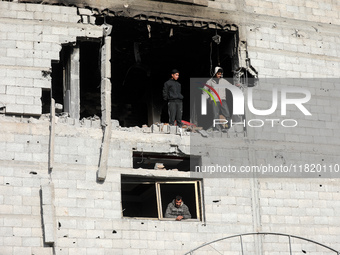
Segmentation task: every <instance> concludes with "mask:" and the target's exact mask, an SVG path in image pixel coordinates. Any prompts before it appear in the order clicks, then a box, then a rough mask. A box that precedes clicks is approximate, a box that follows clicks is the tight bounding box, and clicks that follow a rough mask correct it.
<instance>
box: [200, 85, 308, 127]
mask: <svg viewBox="0 0 340 255" xmlns="http://www.w3.org/2000/svg"><path fill="white" fill-rule="evenodd" d="M204 86H205V87H206V88H208V89H209V90H210V91H209V90H207V89H204V88H199V89H201V90H202V91H203V93H202V94H201V115H207V109H208V107H207V99H208V97H210V98H211V99H212V101H213V102H214V104H215V106H217V104H218V103H219V104H220V105H221V106H222V100H221V98H220V95H219V94H218V93H217V91H216V89H228V90H229V91H230V92H231V94H232V97H233V115H244V113H245V105H247V107H248V109H249V111H250V112H251V113H253V114H254V115H258V116H269V115H271V114H273V113H274V112H275V111H276V110H277V108H278V105H279V102H280V106H281V107H280V108H281V116H286V115H287V105H295V106H296V107H297V109H299V110H300V111H301V112H302V113H303V114H304V115H305V116H311V115H312V114H311V113H310V112H309V111H308V110H307V108H306V107H305V106H304V104H305V103H307V102H309V100H310V99H311V93H310V91H308V90H307V89H304V88H297V87H280V88H277V87H273V88H272V98H271V99H272V104H271V107H270V108H269V109H256V108H255V106H254V103H253V102H254V99H253V91H254V88H252V87H248V88H247V101H246V102H247V103H246V104H245V100H246V99H245V96H244V94H243V92H242V90H241V89H239V88H238V87H236V86H233V85H232V84H228V83H225V84H217V85H215V86H214V87H212V86H209V85H207V84H204ZM279 92H280V93H279ZM289 94H294V95H296V94H298V95H301V96H299V98H289ZM279 95H281V96H280V97H279ZM216 98H217V99H218V101H217V100H216ZM279 99H280V100H279ZM276 121H280V123H281V125H282V126H283V127H295V126H297V123H298V122H297V120H295V119H283V120H280V119H265V120H262V119H249V120H247V122H246V120H243V122H241V123H239V122H238V123H234V125H235V124H238V125H239V124H243V125H244V126H245V125H246V124H248V126H250V127H262V126H263V125H264V123H265V122H270V123H271V125H272V127H273V126H274V122H276ZM228 122H229V121H228V120H226V119H213V127H215V126H216V125H219V124H228V125H230V126H233V123H232V120H230V123H228ZM289 123H290V124H289Z"/></svg>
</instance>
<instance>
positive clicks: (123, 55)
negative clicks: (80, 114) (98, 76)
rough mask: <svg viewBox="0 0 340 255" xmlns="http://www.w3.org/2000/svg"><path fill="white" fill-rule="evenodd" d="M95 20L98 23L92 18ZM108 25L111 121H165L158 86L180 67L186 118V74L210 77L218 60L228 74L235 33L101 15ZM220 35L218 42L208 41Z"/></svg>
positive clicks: (126, 123) (131, 123)
mask: <svg viewBox="0 0 340 255" xmlns="http://www.w3.org/2000/svg"><path fill="white" fill-rule="evenodd" d="M97 22H99V23H100V22H103V21H102V20H100V18H98V20H97ZM106 22H107V23H109V24H111V25H112V33H111V37H112V57H111V64H112V78H111V79H112V80H111V81H112V119H118V120H119V123H120V125H121V126H126V127H129V126H142V125H143V124H147V125H151V124H153V123H156V122H162V123H167V122H168V118H169V117H168V113H167V103H166V101H164V100H163V98H162V89H163V84H164V82H166V81H167V80H168V79H169V78H170V73H171V70H172V69H178V70H179V71H180V78H179V80H178V81H179V82H180V83H181V85H182V94H183V96H184V100H183V107H184V110H183V120H186V121H190V78H191V77H210V76H211V75H210V72H211V69H214V67H215V66H216V65H217V64H220V65H221V66H222V67H223V69H224V70H225V74H224V76H225V77H232V69H233V68H232V65H233V59H232V57H233V56H232V52H233V49H234V43H235V33H231V32H225V31H221V30H215V29H202V28H192V27H186V26H174V25H166V24H160V23H155V22H153V23H152V22H147V21H137V20H134V19H131V18H119V17H113V18H108V17H106ZM216 34H218V35H220V36H221V42H220V43H219V44H217V43H215V42H214V41H213V40H212V37H213V36H215V35H216Z"/></svg>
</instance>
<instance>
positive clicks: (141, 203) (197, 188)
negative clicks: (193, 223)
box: [121, 175, 203, 220]
mask: <svg viewBox="0 0 340 255" xmlns="http://www.w3.org/2000/svg"><path fill="white" fill-rule="evenodd" d="M201 185H202V181H201V180H191V179H185V178H166V179H165V178H149V179H147V178H145V177H142V176H141V177H139V176H127V175H124V176H123V175H122V178H121V190H122V213H123V217H137V218H158V219H161V220H166V219H168V218H165V217H164V216H165V211H166V209H167V206H168V204H169V203H171V202H172V201H173V199H174V198H175V197H176V196H177V195H180V196H182V197H183V202H184V204H185V205H187V206H188V208H189V211H190V214H191V219H192V220H202V215H203V202H202V186H201ZM169 220H171V219H169ZM172 220H173V219H172Z"/></svg>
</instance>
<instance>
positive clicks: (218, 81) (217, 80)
mask: <svg viewBox="0 0 340 255" xmlns="http://www.w3.org/2000/svg"><path fill="white" fill-rule="evenodd" d="M222 77H223V69H222V68H221V67H219V66H216V67H215V71H214V76H213V77H212V78H211V79H209V80H208V81H207V82H206V84H207V85H209V86H211V87H212V88H213V89H215V91H216V92H217V93H218V94H219V96H220V98H221V101H222V105H221V104H220V102H217V104H216V105H215V104H212V110H213V118H214V119H220V115H222V116H224V117H225V119H226V120H227V121H228V123H227V124H226V126H225V127H226V128H227V129H229V128H230V125H229V123H230V120H231V114H230V111H229V107H228V104H227V97H226V95H227V93H226V88H218V87H216V86H217V85H223V84H230V85H231V83H229V82H228V81H227V80H226V79H223V78H222ZM204 89H205V90H208V91H210V92H211V93H212V90H211V89H210V88H209V87H207V86H204ZM213 94H214V93H213ZM208 100H209V99H208ZM212 101H213V99H212V98H211V97H210V102H212ZM222 128H223V125H220V124H218V125H216V127H214V130H218V131H221V130H222Z"/></svg>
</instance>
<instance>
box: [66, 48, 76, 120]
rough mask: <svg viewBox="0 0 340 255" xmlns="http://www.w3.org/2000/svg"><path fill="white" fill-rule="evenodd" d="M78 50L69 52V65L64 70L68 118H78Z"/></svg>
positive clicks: (74, 49)
mask: <svg viewBox="0 0 340 255" xmlns="http://www.w3.org/2000/svg"><path fill="white" fill-rule="evenodd" d="M79 59H80V50H79V48H73V49H72V51H71V55H70V59H69V63H68V64H67V66H66V70H65V72H66V73H65V75H66V77H65V82H66V84H65V88H66V91H65V98H64V106H65V111H67V112H69V114H70V117H71V118H74V119H79V118H80V62H79Z"/></svg>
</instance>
